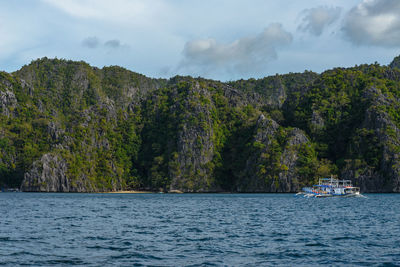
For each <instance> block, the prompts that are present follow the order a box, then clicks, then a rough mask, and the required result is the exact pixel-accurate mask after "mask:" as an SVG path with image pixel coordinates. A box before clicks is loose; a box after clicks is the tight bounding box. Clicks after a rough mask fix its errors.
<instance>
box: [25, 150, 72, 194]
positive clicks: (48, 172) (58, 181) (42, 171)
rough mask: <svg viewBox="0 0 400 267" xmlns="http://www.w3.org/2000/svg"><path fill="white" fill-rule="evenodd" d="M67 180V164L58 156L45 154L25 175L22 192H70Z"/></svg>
mask: <svg viewBox="0 0 400 267" xmlns="http://www.w3.org/2000/svg"><path fill="white" fill-rule="evenodd" d="M71 189H72V188H71V184H70V181H69V180H68V178H67V164H66V162H65V161H64V160H63V159H61V158H60V157H59V156H57V155H53V154H50V153H49V154H44V155H43V156H42V157H41V159H40V160H37V161H35V162H34V163H33V166H32V168H31V170H30V171H28V172H26V173H25V175H24V180H23V182H22V185H21V191H30V192H32V191H33V192H70V191H74V190H71Z"/></svg>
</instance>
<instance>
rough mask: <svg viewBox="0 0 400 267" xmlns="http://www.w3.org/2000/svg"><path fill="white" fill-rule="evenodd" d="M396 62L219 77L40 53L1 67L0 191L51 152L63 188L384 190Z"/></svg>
mask: <svg viewBox="0 0 400 267" xmlns="http://www.w3.org/2000/svg"><path fill="white" fill-rule="evenodd" d="M397 61H398V60H397ZM397 61H396V62H397ZM396 62H394V63H392V65H391V67H386V66H379V65H378V64H374V65H361V66H355V67H353V68H347V69H343V68H336V69H333V70H329V71H326V72H324V73H322V74H316V73H313V72H309V71H306V72H304V73H290V74H286V75H275V76H271V77H266V78H263V79H258V80H256V79H250V80H239V81H235V82H230V83H221V82H217V81H211V80H206V79H201V78H196V79H195V78H191V77H179V76H177V77H174V78H171V79H170V80H163V79H150V78H147V77H145V76H143V75H140V74H137V73H133V72H130V71H128V70H126V69H123V68H121V67H117V66H112V67H105V68H103V69H98V68H93V67H91V66H89V65H88V64H86V63H85V62H73V61H66V60H60V59H47V58H43V59H39V60H36V61H34V62H32V63H31V64H29V65H27V66H24V67H23V68H22V69H21V70H19V71H17V72H15V73H12V74H8V73H5V72H0V187H18V186H20V184H21V183H22V181H23V179H24V174H26V173H29V172H31V171H32V168H33V166H34V165H33V163H34V162H38V161H40V159H41V158H42V156H43V155H45V154H48V153H51V154H53V155H57V156H58V157H59V158H60V159H62V160H63V161H65V162H66V166H67V172H66V173H65V175H66V177H67V178H68V180H69V183H70V189H69V190H70V191H109V190H120V189H147V190H156V191H158V190H164V191H168V190H170V189H179V190H182V191H186V192H203V191H250V192H259V191H266V192H270V191H273V192H275V191H277V192H285V191H287V190H294V189H295V188H299V187H301V186H304V185H308V184H311V183H313V182H315V180H316V179H317V178H318V177H321V176H328V175H330V174H335V175H340V176H342V175H344V176H346V175H349V173H351V174H352V177H350V178H351V179H358V177H361V176H362V175H366V173H369V175H370V176H369V178H368V177H367V179H378V182H376V183H375V184H379V181H380V180H381V181H382V183H381V184H382V188H381V189H379V188H378V189H379V190H388V189H386V188H389V187H390V186H391V182H390V181H391V179H392V180H393V179H397V178H396V177H398V175H399V173H398V170H399V169H400V168H399V153H400V144H399V141H398V140H399V132H400V131H399V128H400V101H399V100H400V69H399V68H398V65H397V63H396ZM45 167H46V168H51V169H52V170H55V169H57V168H58V166H43V168H45ZM38 171H39V172H40V171H41V170H38ZM373 177H377V178H373ZM33 179H35V178H33ZM363 179H366V178H363ZM379 179H380V180H379ZM355 181H356V183H357V181H358V180H355ZM388 181H389V182H388ZM387 186H389V187H387ZM375 189H376V188H375ZM375 189H371V190H375ZM378 189H376V190H378ZM379 190H378V191H379ZM390 190H393V191H396V190H400V188H399V189H396V188H394V189H393V187H392V189H390ZM390 190H389V191H390Z"/></svg>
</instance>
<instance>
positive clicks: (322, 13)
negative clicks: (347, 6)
mask: <svg viewBox="0 0 400 267" xmlns="http://www.w3.org/2000/svg"><path fill="white" fill-rule="evenodd" d="M341 11H342V9H341V8H340V7H327V6H320V7H315V8H310V9H305V10H303V12H302V13H303V19H302V23H301V24H300V25H299V27H298V29H299V30H301V31H308V32H310V33H312V34H314V35H317V36H318V35H321V34H322V32H323V30H324V29H325V28H326V27H327V26H329V25H331V24H332V23H334V22H335V21H336V20H338V18H339V16H340V13H341Z"/></svg>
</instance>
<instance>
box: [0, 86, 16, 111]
mask: <svg viewBox="0 0 400 267" xmlns="http://www.w3.org/2000/svg"><path fill="white" fill-rule="evenodd" d="M16 106H17V98H16V97H15V94H14V93H13V92H12V91H9V90H6V91H4V92H3V91H0V111H1V113H2V114H3V115H5V116H7V117H9V116H10V115H11V110H13V109H14V108H15V107H16Z"/></svg>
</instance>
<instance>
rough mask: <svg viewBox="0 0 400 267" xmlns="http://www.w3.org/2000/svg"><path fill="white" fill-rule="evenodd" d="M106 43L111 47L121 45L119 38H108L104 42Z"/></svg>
mask: <svg viewBox="0 0 400 267" xmlns="http://www.w3.org/2000/svg"><path fill="white" fill-rule="evenodd" d="M104 45H105V46H107V47H109V48H118V47H120V46H121V42H120V41H119V40H117V39H114V40H108V41H107V42H105V43H104Z"/></svg>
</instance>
